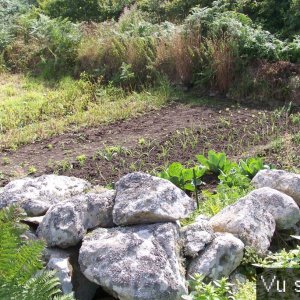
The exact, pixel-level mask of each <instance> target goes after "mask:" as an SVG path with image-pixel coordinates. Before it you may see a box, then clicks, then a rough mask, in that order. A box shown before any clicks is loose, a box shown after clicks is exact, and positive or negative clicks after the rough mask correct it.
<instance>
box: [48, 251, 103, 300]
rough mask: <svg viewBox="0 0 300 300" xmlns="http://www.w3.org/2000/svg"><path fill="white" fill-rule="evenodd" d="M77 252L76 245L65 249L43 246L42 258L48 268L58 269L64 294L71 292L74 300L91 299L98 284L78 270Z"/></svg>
mask: <svg viewBox="0 0 300 300" xmlns="http://www.w3.org/2000/svg"><path fill="white" fill-rule="evenodd" d="M78 254H79V248H78V247H72V248H69V249H66V250H62V249H60V248H45V249H44V251H43V259H44V261H45V262H46V263H47V268H48V269H51V270H57V271H58V273H57V276H58V278H59V280H60V282H61V286H62V291H63V292H64V294H67V293H71V292H73V293H74V296H75V299H76V300H93V299H94V296H95V294H96V291H97V289H98V288H99V286H98V285H96V284H95V283H93V282H91V281H89V280H88V279H87V278H86V277H85V276H84V275H83V274H82V272H81V271H80V267H79V264H78Z"/></svg>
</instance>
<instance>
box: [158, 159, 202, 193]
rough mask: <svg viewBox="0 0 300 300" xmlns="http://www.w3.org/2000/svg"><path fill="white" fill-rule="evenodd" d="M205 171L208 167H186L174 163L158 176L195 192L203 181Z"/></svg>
mask: <svg viewBox="0 0 300 300" xmlns="http://www.w3.org/2000/svg"><path fill="white" fill-rule="evenodd" d="M205 172H206V169H205V168H202V167H200V166H195V167H194V168H185V167H184V166H183V165H182V164H180V163H172V164H171V165H170V166H169V167H168V168H167V169H166V170H165V171H163V172H161V173H160V174H158V176H159V177H161V178H164V179H167V180H169V181H171V182H172V183H173V184H175V185H176V186H178V187H179V188H181V189H182V190H185V191H190V192H194V191H195V190H196V188H197V187H198V186H199V185H200V184H201V183H202V181H201V177H202V176H203V175H204V174H205Z"/></svg>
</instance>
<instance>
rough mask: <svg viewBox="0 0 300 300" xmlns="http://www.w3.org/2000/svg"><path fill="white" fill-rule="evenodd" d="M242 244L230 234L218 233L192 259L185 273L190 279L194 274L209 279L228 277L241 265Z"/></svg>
mask: <svg viewBox="0 0 300 300" xmlns="http://www.w3.org/2000/svg"><path fill="white" fill-rule="evenodd" d="M243 253H244V244H243V242H242V241H241V240H239V239H238V238H236V237H234V236H233V235H232V234H230V233H218V234H217V235H216V237H215V239H214V240H213V242H212V243H211V244H209V245H208V246H207V247H206V248H205V249H204V250H203V252H201V253H200V255H199V256H198V257H196V258H194V259H193V260H192V261H191V263H190V265H189V267H188V271H187V276H188V278H190V277H191V276H194V275H195V274H196V273H198V274H202V275H204V276H205V277H209V278H211V279H220V278H222V277H227V276H229V275H230V274H231V273H232V272H233V271H234V270H235V269H236V268H237V267H238V266H239V264H240V263H241V261H242V259H243Z"/></svg>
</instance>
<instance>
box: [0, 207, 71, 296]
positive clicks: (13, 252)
mask: <svg viewBox="0 0 300 300" xmlns="http://www.w3.org/2000/svg"><path fill="white" fill-rule="evenodd" d="M22 216H24V215H23V213H22V211H20V210H19V209H17V208H14V207H11V208H4V209H2V210H0V298H1V299H6V300H14V299H22V300H72V299H73V297H72V295H65V296H62V293H61V290H60V288H59V287H60V283H59V280H58V278H57V277H56V276H55V273H54V272H46V271H45V270H43V269H42V262H41V255H42V250H43V248H44V244H43V242H42V241H40V240H39V241H27V242H25V241H23V240H22V239H21V238H20V235H21V234H22V233H23V232H24V231H25V230H26V229H27V226H25V225H24V224H22V223H20V219H21V217H22Z"/></svg>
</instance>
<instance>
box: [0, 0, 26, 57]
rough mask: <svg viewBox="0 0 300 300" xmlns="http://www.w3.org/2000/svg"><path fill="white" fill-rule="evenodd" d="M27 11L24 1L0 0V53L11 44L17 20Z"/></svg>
mask: <svg viewBox="0 0 300 300" xmlns="http://www.w3.org/2000/svg"><path fill="white" fill-rule="evenodd" d="M28 10H29V3H28V1H26V0H20V1H18V0H0V52H2V51H3V50H4V48H5V47H6V46H7V45H8V44H9V43H11V42H12V40H13V37H14V31H15V29H16V24H15V22H16V20H17V18H18V17H19V16H20V15H21V14H22V13H25V12H26V11H28Z"/></svg>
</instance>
